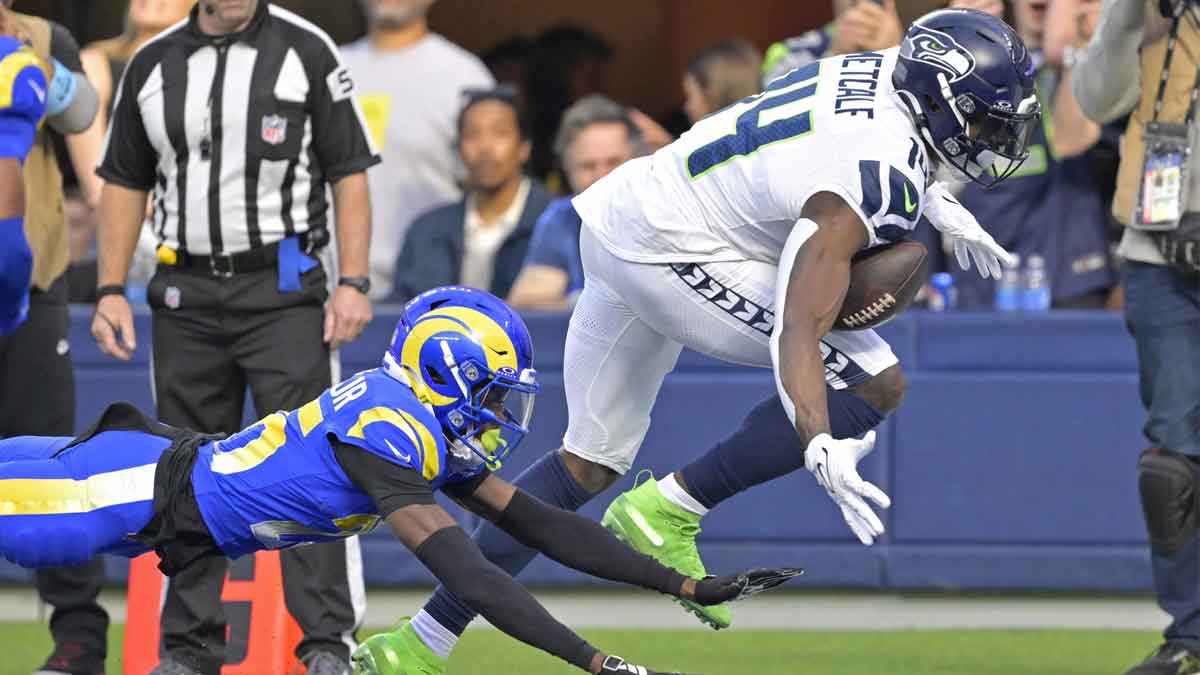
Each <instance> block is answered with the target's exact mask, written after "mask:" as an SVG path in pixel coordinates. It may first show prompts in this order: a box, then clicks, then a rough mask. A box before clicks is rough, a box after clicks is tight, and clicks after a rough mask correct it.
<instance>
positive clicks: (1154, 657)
mask: <svg viewBox="0 0 1200 675" xmlns="http://www.w3.org/2000/svg"><path fill="white" fill-rule="evenodd" d="M1125 675H1200V652H1196V651H1193V650H1190V649H1187V648H1184V647H1181V646H1179V645H1176V644H1171V643H1170V642H1164V643H1162V644H1161V645H1159V646H1158V648H1157V649H1155V650H1154V651H1153V652H1151V653H1150V655H1149V656H1147V657H1146V660H1145V661H1142V662H1141V663H1139V664H1137V665H1136V666H1134V667H1133V668H1131V669H1130V670H1129V671H1128V672H1126V673H1125Z"/></svg>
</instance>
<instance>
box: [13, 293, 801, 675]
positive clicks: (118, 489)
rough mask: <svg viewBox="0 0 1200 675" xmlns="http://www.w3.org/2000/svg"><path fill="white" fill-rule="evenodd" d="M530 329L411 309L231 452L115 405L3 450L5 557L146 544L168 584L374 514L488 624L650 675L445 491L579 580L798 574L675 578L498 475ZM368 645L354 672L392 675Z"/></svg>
mask: <svg viewBox="0 0 1200 675" xmlns="http://www.w3.org/2000/svg"><path fill="white" fill-rule="evenodd" d="M532 365H533V352H532V346H531V344H530V339H529V334H528V332H527V330H526V328H525V325H524V323H523V322H522V321H521V319H520V317H519V316H517V315H516V314H515V313H514V312H513V311H512V310H510V309H509V308H508V307H507V306H506V305H505V304H504V303H502V302H501V301H500V300H498V299H497V298H495V297H493V296H491V295H490V294H487V293H485V292H483V291H476V290H473V289H466V288H443V289H435V290H433V291H430V292H428V293H425V294H423V295H421V296H420V297H418V298H416V299H415V300H413V301H412V302H411V303H409V305H408V306H407V307H406V309H405V313H404V316H403V318H402V319H401V321H400V323H399V325H398V326H397V329H396V333H395V335H394V337H393V340H392V344H391V347H390V349H389V350H388V351H387V353H386V354H385V355H384V358H383V366H382V367H380V368H375V369H373V370H368V371H364V372H361V373H358V374H357V375H355V376H353V377H351V378H350V379H348V380H346V381H345V382H343V383H341V384H339V385H337V386H335V387H332V388H330V389H329V390H327V391H325V392H324V393H323V394H321V396H320V397H319V398H317V399H315V400H313V401H311V402H309V403H307V404H305V405H304V406H301V407H300V408H298V409H296V410H293V411H290V412H278V413H273V414H271V415H268V416H267V417H265V418H263V419H262V420H260V421H258V422H257V423H255V424H254V425H252V426H250V427H249V428H247V429H245V430H243V431H241V432H240V433H237V434H234V435H233V436H230V437H228V438H216V437H213V436H206V435H202V434H197V433H194V432H190V431H187V430H183V429H176V428H172V427H169V426H166V425H163V424H160V423H158V422H154V421H152V420H149V419H146V418H145V417H143V416H142V415H141V414H139V413H138V412H137V411H136V410H135V409H133V408H132V407H131V406H128V405H125V404H117V405H114V406H111V407H110V408H109V409H108V410H107V411H106V412H105V414H104V416H103V417H102V418H101V419H100V421H99V422H98V423H97V424H96V425H95V426H93V428H92V429H91V430H89V431H88V432H86V433H84V434H83V435H81V436H79V437H78V438H75V439H71V438H46V437H32V436H26V437H18V438H13V439H8V440H5V441H0V554H3V556H4V557H5V558H8V559H9V560H12V561H14V562H16V563H18V564H21V565H25V566H29V567H40V566H50V565H63V564H71V563H78V562H82V561H84V560H87V559H89V558H91V557H92V556H94V555H96V554H98V553H116V554H121V555H137V554H139V553H141V552H143V551H146V550H149V549H153V550H155V551H156V552H157V553H158V555H159V556H160V558H161V563H160V567H161V568H162V569H163V571H164V572H165V573H167V574H175V573H177V572H178V571H179V570H181V569H183V568H184V567H186V566H187V565H189V564H191V563H192V562H193V561H195V560H197V559H198V558H201V557H203V556H208V555H228V556H231V557H237V556H241V555H244V554H246V553H251V552H253V551H256V550H260V549H277V548H285V547H288V546H295V545H298V544H304V543H310V542H315V541H322V540H326V539H330V538H334V537H347V536H352V535H355V534H360V533H362V532H366V531H368V530H370V529H372V528H374V527H375V526H376V525H377V524H379V522H380V521H381V520H387V521H388V523H389V525H391V527H392V529H393V530H394V532H395V533H396V535H397V536H398V537H399V538H400V539H401V541H403V542H404V544H405V545H406V546H407V547H408V548H410V549H411V550H412V551H413V552H414V553H415V554H416V555H417V557H418V558H419V559H420V560H421V561H422V563H424V564H425V565H426V566H427V567H428V568H429V569H430V571H432V572H433V573H434V574H435V575H436V576H437V577H438V578H439V579H440V580H441V581H442V582H443V583H445V584H446V585H447V586H449V587H451V588H454V589H455V592H456V593H460V594H462V596H463V597H464V598H467V599H468V602H470V603H471V604H472V606H473V607H475V608H476V610H477V611H479V612H480V613H482V614H483V615H484V616H486V617H487V618H488V619H489V620H491V621H492V622H493V623H494V624H495V625H496V626H497V627H499V628H501V629H502V630H504V631H506V632H508V633H509V634H510V635H513V636H514V637H517V638H518V639H520V640H523V641H525V642H527V643H529V644H531V645H533V646H536V647H539V648H541V649H543V650H545V651H547V652H549V653H552V654H555V655H557V656H559V657H561V658H562V659H564V660H566V661H568V662H570V663H572V664H574V665H576V666H578V667H580V668H581V669H583V670H586V671H588V672H591V673H601V672H604V673H651V672H653V671H648V670H639V669H640V668H641V667H640V666H633V665H630V664H627V663H625V662H624V661H623V660H621V659H620V658H617V657H610V656H608V655H606V654H603V653H602V652H600V651H598V650H596V649H595V648H594V647H592V646H590V645H589V644H588V643H586V642H585V641H584V640H583V639H582V638H580V637H579V636H577V635H575V634H574V633H573V632H571V631H570V629H568V628H567V627H566V626H563V625H562V624H560V623H558V622H557V621H555V620H554V619H553V618H552V617H551V616H550V615H549V614H548V613H546V611H545V610H544V609H542V607H541V606H540V605H538V604H537V601H536V600H534V599H533V597H532V596H530V595H529V594H528V593H527V592H525V591H524V590H523V589H522V588H521V587H520V586H518V585H517V584H516V582H515V581H513V580H512V578H511V577H509V576H508V575H506V574H505V573H504V572H503V571H502V570H500V569H499V568H497V567H495V566H494V565H491V564H490V563H488V562H487V561H486V560H485V559H484V558H483V556H482V554H481V553H480V552H479V550H478V549H477V548H476V547H475V546H474V544H473V543H472V542H471V540H470V538H468V537H467V535H466V534H465V533H464V532H463V531H462V530H460V529H459V528H458V527H456V526H455V523H454V521H453V520H452V519H451V518H450V516H449V515H448V514H447V513H446V512H445V511H444V510H442V509H441V507H440V506H438V505H437V504H436V502H435V501H434V499H433V491H434V490H439V489H443V490H445V491H446V492H447V493H448V494H450V495H451V496H453V497H454V498H455V499H457V500H459V501H460V502H461V503H462V504H463V505H464V506H466V507H467V508H469V509H471V510H472V511H474V512H476V513H478V514H479V515H481V516H483V517H485V518H488V519H490V520H492V521H494V522H496V523H497V525H499V526H500V527H502V528H504V529H505V530H506V531H508V532H509V533H511V534H512V535H513V536H514V537H516V538H517V539H519V540H521V541H523V542H525V543H526V544H528V545H530V546H534V547H535V548H538V549H539V550H541V551H542V552H544V553H546V554H547V555H549V556H551V557H552V558H554V559H556V560H558V561H559V562H562V563H563V564H565V565H568V566H571V567H574V568H576V569H579V570H582V571H585V572H588V573H591V574H596V575H598V576H602V577H605V578H609V579H613V580H617V581H625V582H628V583H632V584H636V585H641V586H643V587H646V588H651V589H654V590H658V591H660V592H663V593H667V594H670V595H674V596H685V597H687V598H689V599H691V600H693V601H695V602H699V603H701V604H704V605H708V604H714V603H719V602H724V601H728V600H733V599H738V598H741V597H747V596H749V595H752V594H754V593H757V592H760V591H762V590H766V589H767V588H771V587H773V586H776V585H778V584H780V583H782V582H783V581H786V580H787V579H788V578H791V577H792V576H795V575H796V574H798V573H799V571H798V570H791V569H780V570H754V571H751V572H748V573H745V574H741V575H737V576H730V577H719V578H710V579H705V580H698V579H689V578H685V577H684V576H683V575H681V574H679V573H678V572H675V571H674V570H670V569H668V568H666V567H664V566H662V565H660V564H658V563H657V562H655V561H654V560H653V559H651V558H649V557H647V556H644V555H642V554H639V553H637V552H635V551H633V550H632V549H630V548H628V547H626V546H624V545H623V544H621V543H620V542H619V541H617V540H616V539H615V538H613V537H612V536H611V535H610V534H609V533H608V532H607V531H605V530H604V529H603V528H602V527H600V526H599V525H598V524H596V523H594V522H593V521H590V520H588V519H586V518H583V517H580V516H577V515H575V514H572V513H568V512H566V511H562V510H559V509H555V508H553V507H550V506H548V505H546V504H544V503H543V502H540V501H538V500H537V499H535V498H532V497H529V496H528V495H525V494H524V493H522V492H520V491H519V490H516V489H515V488H513V487H512V486H511V485H509V484H508V483H505V482H504V481H502V480H501V479H499V478H496V477H495V476H492V475H491V473H490V471H491V469H493V468H496V467H498V466H499V464H500V462H501V461H502V460H503V459H504V457H505V456H507V455H508V453H510V452H512V450H513V449H514V448H515V447H516V446H517V445H518V444H519V443H520V441H521V438H522V437H523V436H524V434H525V433H526V430H527V428H528V424H529V420H530V415H531V414H532V411H533V401H534V397H535V395H536V394H537V391H538V384H537V380H536V375H535V372H534V370H533V367H532ZM410 639H412V638H411V636H410V635H409V634H407V633H406V632H404V631H403V630H401V631H397V632H393V633H386V634H381V635H377V636H375V637H373V638H372V639H371V640H369V641H367V642H366V643H364V644H363V645H362V646H361V647H360V648H359V650H358V651H356V652H355V654H354V660H355V663H356V672H361V673H372V674H374V673H383V674H384V675H387V674H394V673H398V672H402V671H399V666H398V665H397V664H394V663H392V662H391V661H389V658H388V656H389V654H391V653H393V652H394V651H395V649H394V648H392V647H391V646H390V645H391V644H392V643H393V642H397V641H400V642H402V641H404V640H410Z"/></svg>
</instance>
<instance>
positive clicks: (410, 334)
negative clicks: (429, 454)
mask: <svg viewBox="0 0 1200 675" xmlns="http://www.w3.org/2000/svg"><path fill="white" fill-rule="evenodd" d="M383 366H384V369H385V370H387V372H388V373H389V374H391V375H392V376H393V377H396V378H397V379H400V380H402V381H404V382H407V383H408V384H409V385H411V386H412V387H413V389H414V391H416V392H417V395H418V397H420V398H421V400H422V402H424V403H426V405H428V406H429V407H430V408H432V410H433V414H434V416H435V417H437V420H438V422H440V423H441V425H442V431H443V432H444V433H445V435H446V441H447V448H448V450H449V451H450V452H452V453H453V454H454V455H455V456H456V457H458V458H459V459H460V460H463V461H468V462H472V461H478V462H482V463H483V464H484V465H486V466H487V468H489V469H492V470H495V469H498V468H499V467H500V463H501V462H502V461H503V460H504V458H505V457H506V456H508V454H509V453H510V452H512V451H513V450H514V449H515V448H516V447H517V445H518V444H519V443H520V442H521V439H523V438H524V437H525V434H527V433H528V432H529V422H530V419H531V418H532V417H533V402H534V398H535V397H536V396H537V393H538V390H539V386H538V383H537V373H536V372H535V371H534V370H533V343H532V340H531V339H530V337H529V329H528V328H526V327H525V322H524V321H522V320H521V317H520V316H519V315H518V314H517V313H516V312H514V311H513V310H512V309H511V308H510V307H509V306H508V305H506V304H504V302H503V301H502V300H500V298H497V297H496V296H494V295H492V294H491V293H488V292H486V291H481V290H478V289H475V288H467V287H465V286H443V287H441V288H435V289H433V290H430V291H426V292H425V293H422V294H421V295H418V296H417V297H415V298H413V299H412V300H410V301H409V302H408V304H407V305H405V306H404V313H403V315H402V316H401V318H400V321H399V323H397V325H396V332H395V333H393V335H392V344H391V346H390V347H389V348H388V350H387V353H385V354H384V355H383Z"/></svg>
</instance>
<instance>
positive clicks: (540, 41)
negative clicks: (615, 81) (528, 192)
mask: <svg viewBox="0 0 1200 675" xmlns="http://www.w3.org/2000/svg"><path fill="white" fill-rule="evenodd" d="M612 57H613V50H612V47H611V46H610V45H609V44H608V43H607V42H606V41H605V40H604V39H603V38H601V37H600V36H599V35H597V34H596V33H594V32H592V31H590V30H588V29H586V28H581V27H579V26H574V25H570V24H564V25H558V26H552V27H550V28H548V29H546V30H545V31H543V32H542V33H541V34H540V35H538V36H537V38H536V39H535V40H534V53H533V59H532V60H531V61H530V64H529V79H528V81H527V85H528V88H527V90H526V92H525V100H526V103H527V104H528V106H529V108H528V110H529V115H530V117H529V126H530V133H531V137H530V138H531V140H532V141H533V156H532V158H531V161H530V165H529V171H530V173H531V174H532V175H533V176H534V177H536V178H540V179H545V178H546V177H547V176H548V175H550V172H551V170H552V169H553V168H554V151H553V149H552V147H553V143H554V135H555V134H556V133H557V132H558V125H559V121H560V120H561V119H562V115H563V111H565V110H566V109H567V107H568V106H570V105H571V104H572V103H574V102H575V101H578V100H579V99H581V98H583V97H584V96H587V95H588V94H602V93H604V91H605V82H606V78H607V70H608V64H609V63H610V62H611V61H612Z"/></svg>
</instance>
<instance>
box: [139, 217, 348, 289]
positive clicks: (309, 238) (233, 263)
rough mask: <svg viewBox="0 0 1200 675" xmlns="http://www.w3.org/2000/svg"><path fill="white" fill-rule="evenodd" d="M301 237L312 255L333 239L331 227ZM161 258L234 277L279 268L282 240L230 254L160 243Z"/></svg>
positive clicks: (303, 248) (163, 262)
mask: <svg viewBox="0 0 1200 675" xmlns="http://www.w3.org/2000/svg"><path fill="white" fill-rule="evenodd" d="M297 238H298V239H299V240H300V250H301V251H303V252H304V253H306V254H309V255H312V254H314V253H316V252H317V251H319V250H321V249H322V248H324V247H325V245H326V244H328V243H329V230H326V229H324V228H322V229H320V230H314V231H311V232H304V233H302V234H300V235H297ZM158 262H159V264H160V265H167V266H170V267H176V268H180V269H187V270H203V271H207V272H209V273H210V274H212V275H213V276H214V277H232V276H235V275H238V274H249V273H251V272H261V271H263V270H269V269H275V268H276V267H278V266H279V242H273V243H270V244H267V245H265V246H259V247H258V248H252V249H250V250H249V251H241V252H238V253H230V254H228V255H223V254H220V253H218V254H216V255H197V254H194V253H182V252H179V251H175V250H173V249H169V248H166V247H163V246H160V247H159V249H158Z"/></svg>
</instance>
